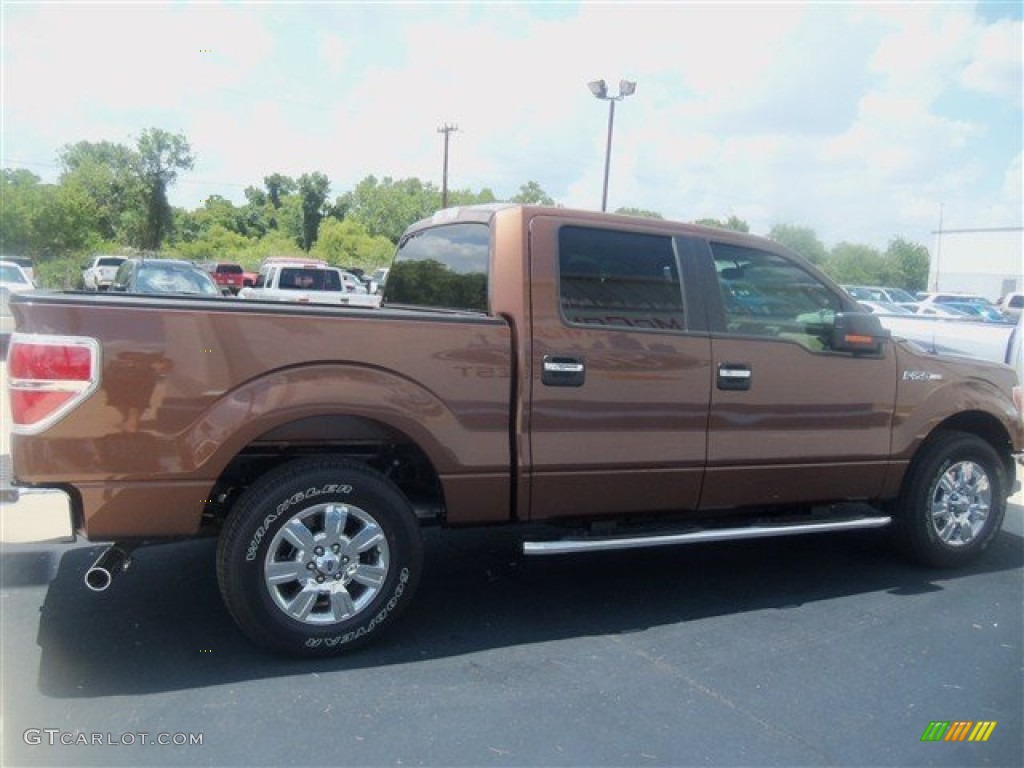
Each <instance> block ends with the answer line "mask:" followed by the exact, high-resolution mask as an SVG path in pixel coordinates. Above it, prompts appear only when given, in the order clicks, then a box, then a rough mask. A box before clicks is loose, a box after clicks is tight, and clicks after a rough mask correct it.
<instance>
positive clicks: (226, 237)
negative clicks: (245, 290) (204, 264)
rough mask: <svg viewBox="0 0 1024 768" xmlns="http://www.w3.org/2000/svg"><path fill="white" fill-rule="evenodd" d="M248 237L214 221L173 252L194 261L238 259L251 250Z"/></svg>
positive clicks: (180, 244) (251, 244) (176, 247)
mask: <svg viewBox="0 0 1024 768" xmlns="http://www.w3.org/2000/svg"><path fill="white" fill-rule="evenodd" d="M252 246H253V243H252V241H251V240H249V238H247V237H245V236H244V235H240V234H239V233H238V232H235V231H233V230H230V229H228V228H227V227H225V226H224V225H223V224H221V223H219V222H214V223H213V224H211V225H210V226H209V227H207V228H206V229H204V230H203V231H202V232H201V233H200V235H199V237H197V238H196V239H194V240H192V241H191V242H182V243H179V244H178V245H177V246H175V247H174V249H173V252H174V253H176V254H177V255H179V256H182V257H184V258H186V259H192V260H194V261H219V260H229V261H238V260H239V259H240V258H242V257H244V256H245V255H247V254H248V253H249V251H250V250H252Z"/></svg>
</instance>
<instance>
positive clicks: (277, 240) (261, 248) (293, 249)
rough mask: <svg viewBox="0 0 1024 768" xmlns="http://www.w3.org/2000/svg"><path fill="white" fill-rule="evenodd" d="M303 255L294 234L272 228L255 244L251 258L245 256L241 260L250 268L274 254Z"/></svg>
mask: <svg viewBox="0 0 1024 768" xmlns="http://www.w3.org/2000/svg"><path fill="white" fill-rule="evenodd" d="M302 255H304V254H303V251H302V249H301V248H300V247H299V244H298V242H297V241H296V239H295V237H294V236H293V235H290V234H288V233H287V232H283V231H281V230H277V229H272V230H270V231H269V232H267V234H265V235H264V236H263V237H261V238H260V239H259V240H258V241H257V242H256V243H255V244H254V245H253V247H252V250H251V251H250V257H249V258H246V257H244V256H243V257H241V258H240V259H239V261H240V262H241V263H242V264H244V265H246V266H249V267H250V268H254V267H256V266H258V265H259V263H260V262H261V261H262V260H263V259H268V258H270V257H272V256H302Z"/></svg>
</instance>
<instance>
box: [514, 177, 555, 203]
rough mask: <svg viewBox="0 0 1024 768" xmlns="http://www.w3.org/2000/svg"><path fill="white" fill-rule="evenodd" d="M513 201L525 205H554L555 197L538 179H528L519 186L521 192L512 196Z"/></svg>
mask: <svg viewBox="0 0 1024 768" xmlns="http://www.w3.org/2000/svg"><path fill="white" fill-rule="evenodd" d="M512 202H513V203H523V204H524V205H554V204H555V199H554V198H553V197H551V195H549V194H548V193H547V192H545V191H544V190H543V188H542V187H541V186H540V184H538V183H537V182H536V181H528V182H526V183H525V184H523V185H522V186H521V187H519V193H518V194H517V195H516V196H515V197H513V198H512Z"/></svg>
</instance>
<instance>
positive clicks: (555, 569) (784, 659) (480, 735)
mask: <svg viewBox="0 0 1024 768" xmlns="http://www.w3.org/2000/svg"><path fill="white" fill-rule="evenodd" d="M2 449H6V444H5V445H4V446H2ZM1021 500H1022V499H1021V496H1020V495H1018V496H1016V497H1014V499H1013V504H1012V505H1011V507H1010V509H1009V512H1008V515H1007V522H1006V524H1005V526H1004V530H1003V532H1002V534H1001V535H1000V537H999V538H998V539H997V540H996V541H995V543H994V545H993V546H992V548H991V550H990V551H989V552H988V553H987V556H986V557H985V558H984V559H983V560H982V561H981V562H979V563H978V564H977V565H975V566H973V567H971V568H968V569H966V570H963V571H956V572H948V571H930V570H922V569H920V568H917V567H914V566H911V565H908V564H906V563H905V562H904V561H903V560H901V559H900V558H899V556H898V555H896V554H894V553H893V552H892V551H891V550H890V549H889V547H888V546H887V543H886V538H885V535H884V532H859V533H850V534H838V535H835V534H833V535H824V536H814V537H798V538H792V539H768V540H761V541H752V542H738V543H732V544H724V545H705V546H698V547H679V548H672V549H663V550H647V551H636V552H631V553H603V554H588V555H582V556H580V555H577V556H570V557H556V558H548V559H540V560H538V559H526V558H525V557H524V556H523V555H521V554H519V552H518V549H517V546H516V543H517V542H516V540H515V539H514V538H512V537H510V536H509V535H508V534H506V533H504V532H492V531H467V532H456V533H445V532H441V531H437V530H430V531H427V535H426V538H427V568H426V571H425V574H424V580H423V583H422V585H421V588H420V592H419V594H418V596H417V600H416V601H415V603H414V604H413V606H412V607H411V609H410V611H409V613H408V614H407V615H406V617H405V619H404V621H403V623H402V624H401V625H400V626H399V627H397V628H396V631H395V632H393V633H392V634H390V635H388V636H386V637H384V638H382V639H380V640H379V641H378V642H377V643H376V644H375V645H372V646H371V647H369V648H367V649H365V650H364V651H362V652H359V653H357V654H355V655H351V656H347V657H340V658H337V659H333V660H329V661H313V662H309V661H295V660H289V659H283V658H279V657H275V656H270V655H267V654H265V653H263V652H261V651H258V650H256V649H254V648H253V647H252V646H251V645H250V644H249V643H248V641H247V640H246V639H245V638H244V637H243V636H242V635H241V634H240V632H239V631H238V630H237V629H236V628H235V626H234V624H233V623H232V621H231V619H230V618H229V617H228V615H227V614H226V612H225V611H224V609H223V608H222V606H221V602H220V597H219V595H218V591H217V585H216V577H215V573H214V568H213V546H212V543H211V542H186V543H180V544H172V545H166V546H162V547H154V548H149V549H143V550H139V551H138V552H137V553H136V562H135V565H134V567H133V568H132V570H131V571H129V572H128V573H127V574H125V575H124V576H123V577H122V578H121V579H119V580H118V581H116V582H115V583H114V585H113V587H112V588H111V589H110V590H109V591H108V592H106V593H103V594H94V593H91V592H89V591H88V590H87V589H86V588H85V586H84V584H83V582H82V575H83V573H84V571H85V569H86V567H87V566H88V565H89V564H90V563H91V562H92V559H93V558H94V557H95V556H96V555H97V554H98V552H99V551H100V547H97V546H95V545H91V544H88V543H84V542H82V543H78V544H54V543H49V544H47V543H43V544H40V543H32V542H26V541H21V542H20V543H16V542H15V541H13V540H14V539H16V538H17V536H16V534H18V535H21V536H22V538H25V534H24V531H25V529H24V527H22V528H17V527H5V536H7V538H6V539H5V543H4V544H3V546H2V550H0V569H2V586H0V616H2V628H0V637H2V652H3V655H2V665H3V666H2V683H3V695H2V704H3V711H2V718H3V719H2V742H3V753H2V760H0V763H2V764H3V765H4V766H7V765H147V766H149V765H152V766H163V765H186V764H187V765H230V766H235V765H247V766H252V765H296V766H299V765H325V764H331V765H345V766H360V765H374V766H377V765H426V766H448V765H451V766H477V765H479V766H524V765H565V766H591V765H601V766H605V765H608V766H614V765H629V766H635V765H636V766H648V765H650V766H658V765H720V766H733V765H744V766H746V765H785V766H798V765H856V766H861V765H871V766H874V765H884V766H889V765H892V766H907V765H913V766H916V765H922V766H930V765H938V766H961V765H978V766H990V765H992V766H999V765H1005V766H1019V765H1021V764H1024V742H1022V722H1024V705H1022V702H1024V674H1022V659H1024V653H1022V643H1024V582H1022V579H1021V575H1022V572H1024V571H1022V566H1024V547H1022V541H1024V507H1022V505H1021ZM13 516H14V515H13V513H12V508H9V509H5V510H4V517H5V519H9V518H12V517H13ZM33 516H34V517H38V518H40V519H41V518H42V517H44V516H45V515H44V514H43V513H42V512H40V513H38V514H36V513H33ZM29 538H30V536H29ZM934 721H943V722H945V721H949V722H954V721H971V722H972V723H977V722H994V723H995V724H996V725H995V727H994V728H993V729H992V731H991V735H990V737H989V738H988V740H987V741H984V742H970V741H963V742H952V741H950V742H944V741H939V742H929V741H922V736H923V735H924V732H925V731H926V729H928V727H929V724H930V723H932V722H934ZM161 741H164V742H168V743H167V744H163V743H160V742H161ZM197 741H201V743H196V742H197Z"/></svg>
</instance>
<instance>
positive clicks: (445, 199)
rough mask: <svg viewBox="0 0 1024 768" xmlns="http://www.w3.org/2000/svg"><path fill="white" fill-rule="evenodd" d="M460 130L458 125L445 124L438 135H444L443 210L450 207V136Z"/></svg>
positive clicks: (438, 130)
mask: <svg viewBox="0 0 1024 768" xmlns="http://www.w3.org/2000/svg"><path fill="white" fill-rule="evenodd" d="M457 130H459V126H457V125H448V124H447V123H445V125H444V127H443V128H438V129H437V132H438V133H443V134H444V175H443V176H442V177H441V208H447V207H448V136H449V135H450V134H452V133H454V132H455V131H457Z"/></svg>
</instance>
